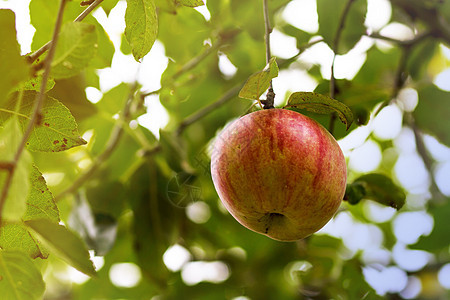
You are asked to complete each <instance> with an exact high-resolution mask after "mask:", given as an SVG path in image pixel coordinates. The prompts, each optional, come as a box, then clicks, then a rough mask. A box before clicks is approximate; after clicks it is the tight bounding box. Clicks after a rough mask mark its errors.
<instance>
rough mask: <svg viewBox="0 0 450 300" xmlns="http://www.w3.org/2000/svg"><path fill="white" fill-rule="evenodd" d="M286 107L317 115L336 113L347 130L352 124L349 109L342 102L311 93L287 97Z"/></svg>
mask: <svg viewBox="0 0 450 300" xmlns="http://www.w3.org/2000/svg"><path fill="white" fill-rule="evenodd" d="M286 107H295V108H299V109H306V110H308V111H311V112H314V113H318V114H330V113H334V112H335V113H337V114H338V116H339V119H340V120H341V122H342V123H344V124H345V125H346V126H347V129H348V128H349V127H350V125H351V124H352V122H353V114H352V111H351V110H350V108H348V107H347V105H345V104H344V103H342V102H339V101H337V100H335V99H333V98H330V97H328V96H325V95H321V94H317V93H312V92H296V93H292V94H291V96H289V99H288V102H287V105H286Z"/></svg>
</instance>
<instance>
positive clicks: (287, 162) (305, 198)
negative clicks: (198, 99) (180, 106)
mask: <svg viewBox="0 0 450 300" xmlns="http://www.w3.org/2000/svg"><path fill="white" fill-rule="evenodd" d="M211 175H212V180H213V183H214V187H215V188H216V191H217V193H218V195H219V197H220V199H221V201H222V203H223V204H224V206H225V207H226V208H227V210H228V211H229V212H230V213H231V215H232V216H233V217H234V218H235V219H236V220H237V221H238V222H239V223H241V224H242V225H243V226H245V227H247V228H248V229H250V230H253V231H255V232H258V233H261V234H264V235H266V236H268V237H270V238H272V239H275V240H279V241H295V240H299V239H302V238H305V237H307V236H309V235H311V234H313V233H314V232H316V231H318V230H319V229H320V228H322V227H323V226H324V225H325V224H326V223H327V222H328V221H329V220H330V219H331V218H332V217H333V215H334V214H335V213H336V211H337V209H338V208H339V206H340V204H341V201H342V199H343V197H344V193H345V186H346V180H347V168H346V163H345V158H344V155H343V154H342V150H341V148H340V147H339V145H338V143H337V142H336V140H335V139H334V137H333V136H332V135H331V134H330V133H329V132H328V131H327V130H326V129H325V128H324V127H322V126H321V125H320V124H319V123H317V122H316V121H314V120H313V119H311V118H308V117H306V116H304V115H302V114H300V113H297V112H294V111H291V110H286V109H277V108H274V109H265V110H260V111H256V112H253V113H250V114H248V115H245V116H243V117H241V118H240V119H238V120H236V121H234V122H233V123H231V124H230V125H229V126H227V127H226V128H225V129H224V130H223V131H222V132H221V133H220V135H219V136H218V137H217V138H216V141H215V143H214V147H213V149H212V154H211Z"/></svg>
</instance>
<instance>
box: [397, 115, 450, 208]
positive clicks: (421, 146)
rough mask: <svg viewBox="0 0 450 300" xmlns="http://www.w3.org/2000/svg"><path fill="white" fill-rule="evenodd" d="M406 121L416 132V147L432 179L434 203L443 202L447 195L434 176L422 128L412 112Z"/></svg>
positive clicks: (431, 189)
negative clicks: (441, 189) (443, 192)
mask: <svg viewBox="0 0 450 300" xmlns="http://www.w3.org/2000/svg"><path fill="white" fill-rule="evenodd" d="M405 119H406V122H407V123H408V125H409V126H410V127H411V128H412V130H413V132H414V138H415V140H416V148H417V152H418V153H419V155H420V157H421V158H422V161H423V163H424V164H425V168H426V169H427V171H428V173H429V175H430V179H431V187H430V192H431V195H432V196H433V203H443V202H444V201H446V200H445V196H444V195H443V194H442V193H441V191H440V190H439V187H438V186H437V183H436V180H435V178H434V173H433V160H432V158H431V157H430V155H429V154H428V151H427V149H426V147H425V143H424V141H423V135H422V133H421V132H420V129H419V128H418V127H417V125H416V123H415V121H414V117H413V116H412V115H411V114H408V115H407V116H406V118H405Z"/></svg>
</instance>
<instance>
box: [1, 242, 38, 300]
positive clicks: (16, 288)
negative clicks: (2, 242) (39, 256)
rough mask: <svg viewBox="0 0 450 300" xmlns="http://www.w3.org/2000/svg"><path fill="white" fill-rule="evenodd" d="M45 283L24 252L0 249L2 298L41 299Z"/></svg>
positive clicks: (9, 299)
mask: <svg viewBox="0 0 450 300" xmlns="http://www.w3.org/2000/svg"><path fill="white" fill-rule="evenodd" d="M44 291H45V283H44V281H43V280H42V275H41V273H40V272H39V269H38V268H37V267H36V266H35V264H34V263H33V261H32V260H31V259H30V258H29V257H27V256H26V255H25V254H24V253H21V252H17V251H9V250H0V294H1V295H2V296H1V297H2V299H5V300H6V299H8V300H25V299H27V300H28V299H30V300H32V299H42V296H43V294H44Z"/></svg>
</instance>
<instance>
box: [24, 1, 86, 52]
mask: <svg viewBox="0 0 450 300" xmlns="http://www.w3.org/2000/svg"><path fill="white" fill-rule="evenodd" d="M60 2H61V1H59V0H33V1H31V2H30V21H31V25H33V27H34V28H36V32H35V33H34V36H33V42H32V44H31V49H32V50H37V49H38V48H40V47H41V46H43V45H44V44H45V43H47V42H48V41H50V40H51V39H52V35H53V31H54V30H55V22H56V17H57V15H58V9H59V4H60ZM82 10H83V8H82V7H81V6H80V2H79V1H66V4H65V6H64V15H63V23H62V24H65V23H72V22H73V20H74V19H75V18H76V17H77V16H78V15H79V14H80V13H81V11H82ZM39 60H41V59H39Z"/></svg>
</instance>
